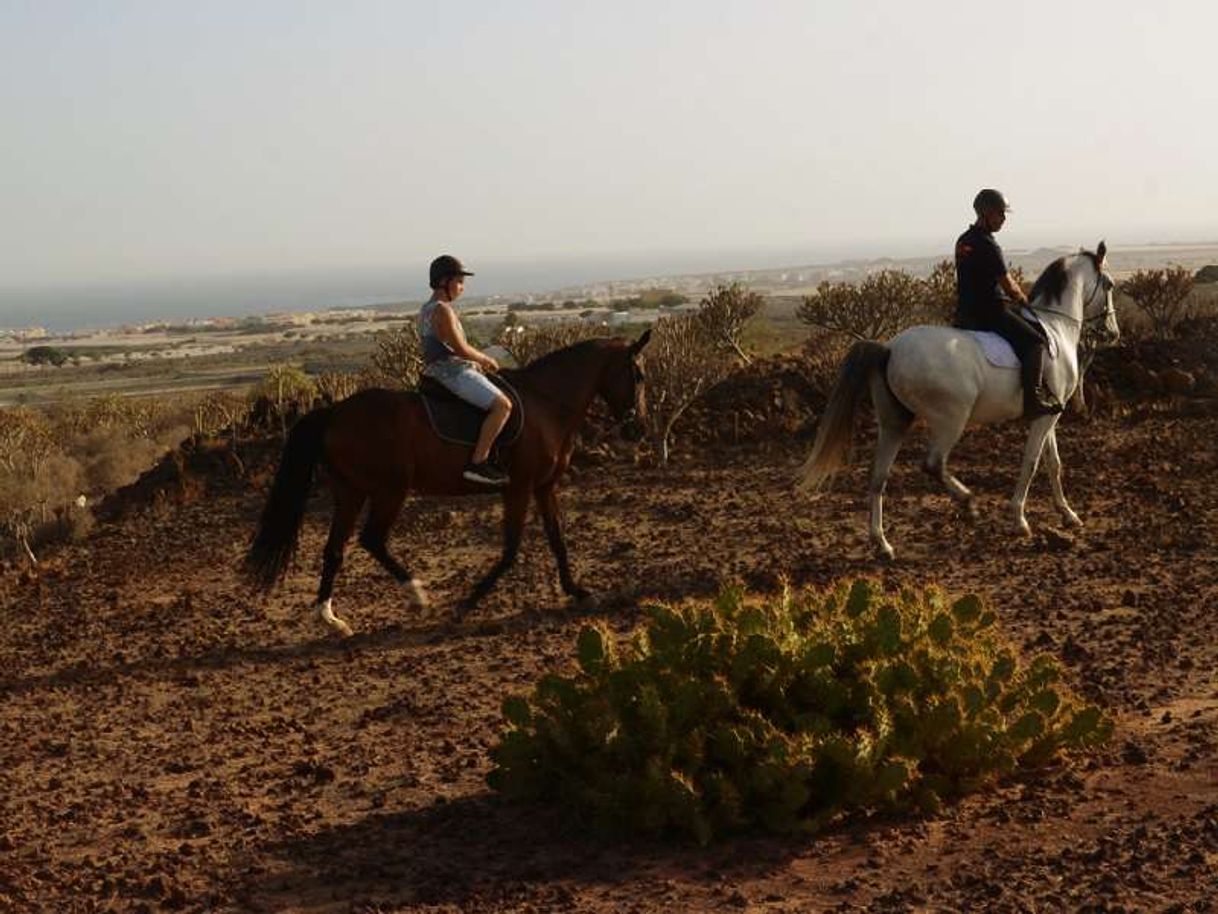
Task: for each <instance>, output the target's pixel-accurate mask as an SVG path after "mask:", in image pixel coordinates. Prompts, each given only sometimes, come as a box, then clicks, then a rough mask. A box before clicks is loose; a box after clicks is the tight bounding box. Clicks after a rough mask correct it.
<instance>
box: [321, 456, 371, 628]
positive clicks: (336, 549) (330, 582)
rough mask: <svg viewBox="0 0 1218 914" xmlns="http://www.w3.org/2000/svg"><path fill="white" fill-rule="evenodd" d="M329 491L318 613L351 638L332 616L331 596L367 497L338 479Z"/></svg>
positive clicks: (329, 624) (325, 620)
mask: <svg viewBox="0 0 1218 914" xmlns="http://www.w3.org/2000/svg"><path fill="white" fill-rule="evenodd" d="M331 488H332V490H333V492H334V517H333V518H331V520H330V535H329V537H327V539H326V548H325V550H324V551H323V552H322V562H321V584H320V585H318V588H317V614H318V615H319V616H320V617H321V620H322V621H323V622H325V623H326V624H327V625H328V626H330V627H331V628H333V629H335V630H336V631H337V632H339V634H341V635H343V636H344V637H348V636H350V635H351V626H350V625H348V624H347V623H346V621H344V620H343V619H340V618H339V617H338V616H336V615H334V609H333V601H332V600H331V594H332V593H333V592H334V579H335V577H337V576H338V571H339V569H340V568H342V567H343V552H344V551H345V550H346V548H347V540H349V539H350V538H351V534H352V533H353V532H354V531H355V521H356V519H357V518H358V517H359V512H360V509H361V508H363V506H364V500H365V497H366V496H365V495H364V494H363V493H362V492H359V491H357V490H356V489H354V488H353V487H352V486H350V485H348V484H347V483H345V482H343V481H342V480H340V479H338V478H337V477H335V478H334V479H333V480H332V482H331Z"/></svg>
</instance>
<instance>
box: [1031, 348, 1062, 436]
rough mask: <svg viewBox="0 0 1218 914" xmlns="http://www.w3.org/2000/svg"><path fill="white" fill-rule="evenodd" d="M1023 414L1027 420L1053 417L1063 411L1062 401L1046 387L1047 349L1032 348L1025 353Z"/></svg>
mask: <svg viewBox="0 0 1218 914" xmlns="http://www.w3.org/2000/svg"><path fill="white" fill-rule="evenodd" d="M1021 367H1022V371H1023V414H1024V417H1025V418H1028V419H1035V418H1037V417H1039V416H1053V415H1056V414H1057V413H1060V412H1061V411H1062V409H1063V407H1062V404H1061V401H1059V400H1058V399H1057V397H1056V396H1055V395H1054V393H1053V392H1052V391H1051V390H1049V389H1048V388H1047V387H1045V386H1044V382H1043V380H1042V378H1043V376H1044V369H1045V347H1044V346H1032V347H1031V348H1029V349H1028V351H1027V352H1026V353H1024V357H1023V363H1022V366H1021Z"/></svg>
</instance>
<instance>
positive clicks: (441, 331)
mask: <svg viewBox="0 0 1218 914" xmlns="http://www.w3.org/2000/svg"><path fill="white" fill-rule="evenodd" d="M431 327H432V329H433V330H434V331H435V332H436V336H438V337H439V338H440V341H441V342H443V343H446V344H447V345H448V347H449V348H450V349H451V350H452V351H453V352H455V353H456V354H457V355H459V356H460V357H461V358H463V359H469V360H470V361H471V362H476V363H477V364H479V365H481V366H482V367H483V368H485V369H486V370H487V371H498V370H499V363H498V362H496V361H495V360H494V359H492V358H491V357H490V356H489V355H487V354H486V353H484V352H479V351H478V350H477V349H475V348H474V347H473V346H471V345H470V344H469V342H468V341H466V339H465V331H464V330H463V329H462V327H461V322H460V321H459V320H457V315H456V312H454V311H453V308H452V305H450V304H448V303H447V302H441V303H440V305H439V307H437V308H436V310H435V312H434V313H433V314H432V316H431Z"/></svg>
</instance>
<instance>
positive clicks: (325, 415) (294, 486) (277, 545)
mask: <svg viewBox="0 0 1218 914" xmlns="http://www.w3.org/2000/svg"><path fill="white" fill-rule="evenodd" d="M330 413H331V407H329V406H323V407H321V408H320V409H315V410H313V411H312V412H310V413H307V414H306V415H305V416H303V417H302V418H301V419H300V420H299V421H298V422H297V423H296V424H295V425H294V426H292V431H291V432H290V433H289V434H288V440H287V443H286V444H285V445H284V446H283V455H282V456H281V457H280V459H279V470H278V471H277V472H276V473H275V482H274V483H273V484H272V485H271V494H270V497H268V498H267V500H266V506H265V507H264V508H263V509H262V517H260V518H259V519H258V532H257V533H255V534H254V539H253V541H252V542H251V543H250V547H249V551H247V552H246V554H245V561H244V562H243V563H242V571H243V572H244V574H245V576H246V578H247V579H248V580H249V581H250V583H251V584H252V585H253V586H254V587H255V588H256V589H258V590H261V591H269V590H271V589H272V588H273V587H274V586H275V585H276V584H278V583H279V580H280V579H281V578H282V577H283V575H284V572H286V571H287V569H288V563H289V562H291V561H292V556H293V555H294V554H295V553H296V540H297V538H298V537H299V535H300V524H301V521H302V520H303V519H304V513H305V505H306V504H307V502H308V500H309V490H310V489H311V488H312V486H313V473H314V470H315V469H316V468H317V463H318V461H319V460H321V456H322V449H323V447H324V445H325V434H326V427H327V426H328V425H329V423H330Z"/></svg>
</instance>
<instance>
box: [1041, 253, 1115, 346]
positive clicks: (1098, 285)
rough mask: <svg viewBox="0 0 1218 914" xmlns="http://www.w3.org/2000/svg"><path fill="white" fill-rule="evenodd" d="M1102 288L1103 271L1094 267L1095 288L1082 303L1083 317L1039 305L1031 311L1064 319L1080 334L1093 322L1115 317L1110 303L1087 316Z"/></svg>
mask: <svg viewBox="0 0 1218 914" xmlns="http://www.w3.org/2000/svg"><path fill="white" fill-rule="evenodd" d="M1103 288H1104V271H1103V270H1101V269H1100V268H1099V267H1096V269H1095V288H1094V289H1092V290H1091V295H1090V296H1088V298H1087V300H1086V301H1085V302H1083V316H1082V317H1081V318H1078V317H1075V316H1074V315H1073V314H1067V313H1066V312H1065V311H1059V310H1058V309H1057V308H1049V307H1047V306H1045V305H1040V306H1038V307H1035V308H1033V309H1032V310H1033V311H1043V312H1045V313H1047V314H1056V315H1057V316H1058V317H1064V318H1065V319H1066V320H1068V321H1072V322H1073V323H1075V324H1078V325H1079V327H1080V332H1081V330H1082V329H1085V328H1087V327H1088V326H1089V325H1090V324H1092V323H1093V322H1095V321H1106V320H1108V318H1109V317H1114V316H1115V315H1116V309H1115V308H1114V307H1113V306H1112V302H1111V301H1109V302H1108V305H1107V306H1106V307H1105V308H1104V310H1103V311H1102V312H1101V313H1099V314H1091V315H1088V314H1087V311H1088V309H1089V308H1090V307H1091V306H1092V305H1093V304H1095V297H1096V296H1097V295H1099V294H1100V290H1101V289H1103ZM1029 307H1031V305H1029Z"/></svg>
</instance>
